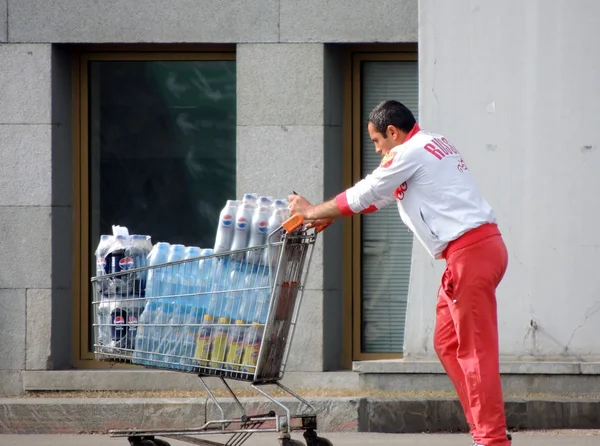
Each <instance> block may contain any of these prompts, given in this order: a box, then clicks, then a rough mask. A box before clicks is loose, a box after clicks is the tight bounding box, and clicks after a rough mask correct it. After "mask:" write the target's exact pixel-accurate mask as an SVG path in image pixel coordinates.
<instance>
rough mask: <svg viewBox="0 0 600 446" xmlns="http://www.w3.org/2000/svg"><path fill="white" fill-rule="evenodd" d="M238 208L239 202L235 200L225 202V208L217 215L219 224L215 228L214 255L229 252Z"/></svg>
mask: <svg viewBox="0 0 600 446" xmlns="http://www.w3.org/2000/svg"><path fill="white" fill-rule="evenodd" d="M238 206H239V202H237V201H235V200H227V203H226V204H225V207H224V208H223V209H222V210H221V213H220V214H219V224H218V226H217V234H216V237H215V246H214V252H215V253H220V252H225V251H229V250H231V243H232V241H233V227H234V222H235V215H236V213H237V209H238Z"/></svg>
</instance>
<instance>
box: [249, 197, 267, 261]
mask: <svg viewBox="0 0 600 446" xmlns="http://www.w3.org/2000/svg"><path fill="white" fill-rule="evenodd" d="M272 213H273V211H272V209H271V208H270V207H266V206H261V207H258V208H256V209H255V210H254V215H253V216H252V224H251V225H250V237H249V241H248V248H255V247H257V246H262V245H265V244H266V243H267V235H268V231H269V219H270V218H271V215H272ZM263 252H264V250H262V249H253V250H249V251H248V252H247V253H246V260H247V261H248V262H250V263H260V262H261V260H262V257H263Z"/></svg>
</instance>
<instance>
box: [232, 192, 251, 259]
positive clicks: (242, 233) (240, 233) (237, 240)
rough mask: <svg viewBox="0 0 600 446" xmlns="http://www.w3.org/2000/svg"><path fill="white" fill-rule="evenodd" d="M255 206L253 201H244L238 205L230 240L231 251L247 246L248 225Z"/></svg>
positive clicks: (248, 236) (248, 237) (248, 238)
mask: <svg viewBox="0 0 600 446" xmlns="http://www.w3.org/2000/svg"><path fill="white" fill-rule="evenodd" d="M256 207H257V206H256V204H255V203H253V202H246V203H243V204H242V205H241V206H239V207H238V209H237V213H236V215H235V225H234V228H235V229H234V231H233V241H232V242H231V250H232V251H236V250H239V249H245V248H247V247H248V242H249V240H250V226H251V224H252V217H253V216H254V211H255V209H256Z"/></svg>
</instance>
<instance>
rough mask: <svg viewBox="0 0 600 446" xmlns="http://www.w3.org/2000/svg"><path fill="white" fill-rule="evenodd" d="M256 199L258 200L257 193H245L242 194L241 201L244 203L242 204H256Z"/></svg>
mask: <svg viewBox="0 0 600 446" xmlns="http://www.w3.org/2000/svg"><path fill="white" fill-rule="evenodd" d="M257 201H258V194H255V193H247V194H244V196H243V197H242V203H244V204H246V203H250V204H256V202H257Z"/></svg>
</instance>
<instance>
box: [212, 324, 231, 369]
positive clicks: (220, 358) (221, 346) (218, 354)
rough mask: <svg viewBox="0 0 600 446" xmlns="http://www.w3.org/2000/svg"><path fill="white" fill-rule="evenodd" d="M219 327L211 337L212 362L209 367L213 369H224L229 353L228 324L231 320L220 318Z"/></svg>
mask: <svg viewBox="0 0 600 446" xmlns="http://www.w3.org/2000/svg"><path fill="white" fill-rule="evenodd" d="M219 324H223V325H219V326H217V327H215V328H214V329H213V331H212V333H211V336H210V362H209V365H210V366H211V367H213V368H217V369H224V368H225V364H223V363H224V362H225V353H226V351H227V331H228V328H229V327H227V324H229V318H227V317H220V318H219Z"/></svg>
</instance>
